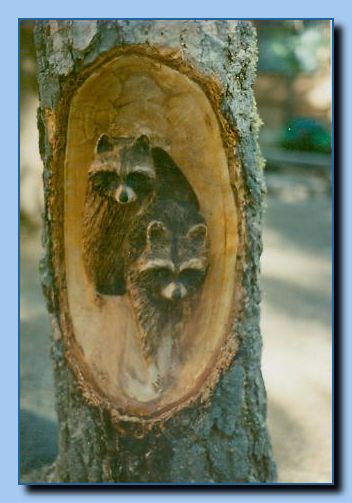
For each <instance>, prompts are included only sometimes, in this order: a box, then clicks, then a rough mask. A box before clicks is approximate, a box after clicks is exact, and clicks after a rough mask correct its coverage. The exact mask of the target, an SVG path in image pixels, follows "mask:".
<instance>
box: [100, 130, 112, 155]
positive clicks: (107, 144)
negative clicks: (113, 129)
mask: <svg viewBox="0 0 352 503" xmlns="http://www.w3.org/2000/svg"><path fill="white" fill-rule="evenodd" d="M113 148H114V144H113V142H112V141H111V140H110V138H109V137H108V136H107V135H106V134H103V135H102V136H101V137H100V138H99V140H98V144H97V153H98V154H103V153H104V152H111V151H112V150H113Z"/></svg>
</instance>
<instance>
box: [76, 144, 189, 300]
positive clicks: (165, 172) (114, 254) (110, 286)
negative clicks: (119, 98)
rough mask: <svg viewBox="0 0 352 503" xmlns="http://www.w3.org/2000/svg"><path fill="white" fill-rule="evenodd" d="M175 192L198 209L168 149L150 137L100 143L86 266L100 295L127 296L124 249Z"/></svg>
mask: <svg viewBox="0 0 352 503" xmlns="http://www.w3.org/2000/svg"><path fill="white" fill-rule="evenodd" d="M170 192H172V194H173V197H177V198H180V199H181V200H182V199H183V200H185V201H188V202H189V203H190V204H192V205H194V206H195V207H198V200H197V198H196V196H195V194H194V192H193V190H192V188H191V186H190V184H189V183H188V181H187V179H186V178H185V177H184V175H183V174H182V172H181V171H180V169H179V168H178V167H177V166H176V164H175V163H174V162H173V160H172V159H171V157H170V156H169V155H168V154H167V153H166V152H165V151H164V150H163V149H161V148H158V147H154V148H152V147H151V146H150V142H149V139H148V137H147V136H145V135H142V136H140V137H139V138H137V140H134V139H131V138H117V139H112V138H109V137H108V136H107V135H103V136H102V137H101V138H100V139H99V141H98V144H97V148H96V155H95V158H94V161H93V163H92V166H91V168H90V170H89V179H88V189H87V195H86V202H85V213H84V219H83V252H84V253H83V255H84V264H85V268H86V272H87V274H88V276H89V277H90V279H91V280H92V281H93V283H94V284H95V288H96V290H97V291H98V292H99V293H101V294H106V295H123V294H124V293H125V291H126V286H125V274H124V251H123V248H124V243H125V239H126V236H127V234H128V232H129V229H130V226H131V223H132V222H133V220H134V219H135V218H136V216H137V215H139V214H141V213H143V211H144V210H145V209H146V208H147V207H148V206H149V204H150V203H151V202H152V201H153V200H154V199H156V198H160V199H162V198H165V197H169V195H170Z"/></svg>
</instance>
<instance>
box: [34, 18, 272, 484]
mask: <svg viewBox="0 0 352 503" xmlns="http://www.w3.org/2000/svg"><path fill="white" fill-rule="evenodd" d="M35 44H36V49H37V55H38V62H39V87H40V109H39V111H38V126H39V131H40V151H41V156H42V159H43V163H44V194H45V215H44V238H43V242H44V245H45V251H46V253H45V257H44V259H43V260H42V262H41V272H42V285H43V290H44V294H45V297H46V299H47V305H48V310H49V312H50V315H51V319H52V326H53V338H52V359H53V364H54V372H55V385H56V399H57V413H58V420H59V456H58V459H57V461H56V463H55V466H54V467H51V469H50V470H48V472H47V475H46V477H47V480H49V481H52V482H57V481H60V482H71V483H72V482H119V483H121V482H169V483H172V482H178V483H179V482H198V483H201V482H223V483H224V482H227V483H236V482H237V483H246V482H268V481H272V480H275V477H276V469H275V463H274V461H273V458H272V452H271V446H270V440H269V436H268V432H267V427H266V396H265V389H264V385H263V380H262V375H261V369H260V358H261V346H262V339H261V333H260V328H259V317H260V305H259V304H260V286H259V267H260V266H259V259H260V254H261V250H262V239H261V225H262V199H263V194H264V182H263V175H262V158H261V155H260V151H259V149H258V145H257V133H258V128H259V124H260V120H259V119H258V116H257V112H256V107H255V101H254V97H253V92H252V85H253V80H254V78H255V69H256V60H257V47H256V35H255V30H254V28H253V27H252V25H251V24H250V23H249V22H243V21H191V20H187V21H161V20H160V21H153V20H130V21H129V20H99V21H91V20H90V21H39V22H38V23H37V26H36V29H35ZM105 133H108V134H109V135H110V136H111V137H114V138H115V140H114V141H117V140H116V138H117V139H119V140H118V141H120V140H121V138H124V141H126V142H127V143H126V145H127V147H124V149H125V150H124V152H125V151H128V152H129V153H131V152H132V153H134V154H135V152H136V150H133V149H136V148H137V147H136V145H137V141H136V138H137V137H140V138H141V137H142V136H143V138H144V137H145V136H146V135H147V136H148V137H149V141H150V143H151V145H152V146H151V150H150V152H149V151H148V152H149V153H148V155H149V157H148V159H149V160H148V162H150V163H152V164H154V166H153V168H155V166H156V169H157V170H158V163H159V165H162V168H163V169H164V166H165V163H166V164H167V163H169V164H168V167H169V168H168V169H170V173H171V172H172V173H173V174H172V175H170V176H171V178H170V179H168V180H169V181H168V183H167V184H166V185H169V188H167V187H166V188H165V187H164V189H161V191H159V192H158V193H157V196H155V197H156V198H158V197H160V198H162V202H163V201H164V200H165V206H166V207H168V208H171V207H173V206H175V207H177V208H178V209H177V208H176V211H179V207H178V206H177V205H178V204H179V203H178V199H175V197H177V198H179V197H183V194H186V192H187V191H188V196H187V194H186V196H185V198H188V199H189V200H192V201H193V199H194V198H196V199H197V200H198V201H199V208H198V207H197V208H198V209H196V206H195V205H193V206H192V208H191V207H190V208H191V209H189V210H187V211H188V213H187V215H186V217H185V218H186V220H187V219H189V220H190V221H191V220H192V219H193V220H194V222H195V224H194V222H193V220H192V222H191V223H192V225H193V224H194V225H193V227H192V229H193V230H192V231H191V232H189V233H188V234H187V236H191V235H192V239H194V243H193V244H192V246H193V248H192V250H193V251H194V250H195V247H197V253H198V254H201V253H202V257H201V259H198V261H195V260H194V259H192V260H193V262H192V261H191V264H193V265H192V267H195V268H196V269H197V268H198V269H200V268H201V266H199V264H204V263H205V261H206V260H208V262H209V266H204V271H203V272H204V275H206V278H205V280H204V278H203V279H202V281H204V283H202V286H200V287H199V291H198V292H197V294H196V295H195V296H194V297H192V299H193V300H192V302H191V306H190V307H189V306H188V307H189V308H188V307H187V309H186V308H184V309H183V310H182V308H181V309H172V310H171V311H172V315H171V314H170V318H168V316H169V315H167V314H166V315H165V313H164V312H163V309H164V307H162V308H160V309H159V306H157V307H153V309H154V310H152V309H151V308H150V306H149V307H148V304H146V303H141V302H139V301H138V299H137V301H136V300H135V296H136V295H137V297H138V294H139V293H138V292H139V290H138V289H137V290H136V289H135V283H133V282H134V281H135V275H134V269H135V268H136V267H137V265H136V264H137V263H138V264H140V260H141V258H140V257H143V259H144V256H145V253H146V251H145V250H144V251H143V253H142V254H141V255H139V262H133V261H132V262H131V259H130V258H129V259H128V260H130V262H128V260H127V259H126V257H127V256H128V257H131V256H132V255H133V253H134V248H133V249H132V252H133V253H132V252H131V251H129V252H128V253H129V254H128V253H127V252H126V253H127V255H126V253H125V249H129V248H128V246H131V245H129V244H128V243H130V242H131V241H133V240H132V238H130V237H124V234H126V233H127V230H126V229H125V228H123V227H122V228H121V225H122V224H121V222H122V220H121V219H122V217H121V216H120V217H119V216H117V217H116V219H115V220H114V222H115V223H116V225H117V227H118V229H115V228H114V230H113V231H112V230H111V229H112V227H111V225H112V224H111V225H110V220H109V219H110V218H112V217H111V214H112V213H113V210H111V211H110V210H109V209H107V208H110V206H108V205H107V206H104V208H105V209H104V208H103V209H101V208H102V206H99V205H98V206H97V207H95V206H94V204H95V202H94V201H93V199H92V198H91V196H90V195H89V190H90V188H89V187H90V185H89V183H90V182H89V181H88V172H89V173H91V171H89V170H90V169H92V168H91V166H92V165H94V166H96V164H94V163H96V160H95V161H94V155H96V156H101V155H102V156H105V155H108V154H106V152H105V153H103V154H101V152H102V151H103V149H102V147H103V146H104V145H103V144H102V141H101V138H102V135H103V134H105ZM99 138H100V140H99ZM126 138H127V140H126ZM128 138H129V139H130V138H132V139H133V141H134V142H135V143H134V144H133V146H129V145H132V143H128V141H132V140H128ZM104 148H105V150H106V145H105V147H104ZM113 148H115V147H111V149H113ZM116 148H117V147H116ZM148 148H149V147H148ZM126 149H127V150H126ZM100 151H101V152H100ZM94 152H95V154H94ZM114 152H115V150H114ZM143 152H144V154H143V155H146V154H145V152H146V151H143ZM134 154H133V155H134ZM136 155H137V154H136ZM138 155H140V154H138ZM160 156H161V157H160ZM103 158H104V162H105V159H107V157H103ZM121 159H122V157H121ZM160 159H161V160H160ZM98 160H99V162H100V161H101V157H99V159H98ZM121 163H122V161H121ZM99 166H100V164H99ZM121 166H122V164H121ZM148 166H150V165H149V164H148ZM159 167H160V166H159ZM121 169H122V168H121ZM143 169H144V171H146V170H148V169H149V167H148V169H147V168H145V166H144V167H143ZM172 170H173V171H172ZM176 172H177V173H178V174H177V175H175V173H176ZM158 173H159V172H158V171H156V177H157V178H158V176H159V174H160V173H159V174H158ZM89 176H90V175H89ZM104 176H105V175H104ZM153 176H154V175H153ZM163 176H164V177H165V171H162V175H161V178H162V177H163ZM172 177H173V178H172ZM89 180H91V178H89ZM164 182H165V180H164ZM164 186H165V183H164ZM170 186H171V187H172V190H171V191H170ZM179 187H181V189H179ZM92 190H93V189H92ZM163 190H164V191H167V190H168V191H169V192H167V196H165V194H164V193H163ZM178 190H179V194H180V195H177V196H174V194H173V192H174V193H176V192H177V191H178ZM126 197H127V196H126ZM172 198H174V199H173V200H172V201H171V202H170V200H171V199H172ZM192 198H193V199H192ZM92 201H93V202H92ZM104 204H105V203H104ZM106 204H107V203H106ZM109 204H110V203H109ZM148 204H151V206H149V207H148V208H149V209H148V210H146V211H145V216H144V217H142V218H141V217H140V212H141V210H139V213H138V212H136V213H135V214H132V216H131V215H130V214H129V215H128V216H126V215H127V214H125V213H124V214H123V218H124V219H126V220H125V221H126V222H127V223H126V226H127V227H128V228H130V227H131V228H133V225H134V222H135V221H137V225H136V226H135V228H136V229H137V231H135V232H139V230H141V229H144V231H143V232H145V233H147V234H148V239H147V242H148V246H149V248H148V250H149V252H150V251H151V250H152V247H153V240H154V239H156V237H160V232H161V231H160V229H162V226H163V224H162V223H160V222H158V224H157V225H156V224H155V222H154V221H151V219H152V217H153V215H154V214H155V212H156V211H159V213H160V212H161V213H163V205H162V204H161V203H160V201H159V202H157V203H148ZM153 204H154V206H153ZM158 204H159V206H160V204H161V206H160V207H161V210H158V208H159V206H158ZM93 207H94V208H95V210H94V211H93V210H92V208H93ZM97 208H100V209H97ZM150 208H152V209H150ZM153 208H154V209H153ZM155 208H156V209H155ZM187 208H188V206H187ZM99 211H105V212H106V213H105V215H107V220H104V219H103V218H102V219H101V220H95V224H96V225H93V226H92V227H89V225H90V223H89V222H92V221H93V220H94V218H95V216H94V215H98V213H99ZM118 211H120V210H118ZM153 211H154V213H153ZM167 211H169V210H168V209H167V208H166V209H165V212H166V213H167ZM170 211H171V210H170ZM94 212H95V213H94ZM92 213H94V215H93V214H92ZM83 214H84V215H85V217H84V218H82V215H83ZM119 215H120V214H119ZM150 215H152V216H150ZM157 216H158V220H160V219H161V220H162V217H161V216H160V215H159V214H158V215H157ZM147 217H148V218H149V221H147ZM159 217H160V218H159ZM96 218H98V217H96ZM114 218H115V217H114ZM138 218H139V219H140V220H138ZM128 219H129V220H128ZM82 222H83V224H82ZM87 222H88V224H87ZM148 222H149V223H148ZM82 225H83V227H82ZM85 225H88V227H84V226H85ZM109 225H110V227H109ZM143 226H144V227H143ZM82 228H83V230H82ZM87 228H88V231H87ZM105 228H109V229H110V231H109V232H110V234H109V232H107V233H106V234H104V232H105V230H104V229H105ZM194 229H196V230H194ZM111 232H114V233H115V232H116V240H113V239H111V236H112V235H115V234H111ZM128 232H129V231H128ZM131 232H132V233H133V232H134V231H131ZM141 232H142V230H141ZM152 232H153V234H152ZM175 232H176V231H175ZM90 233H93V234H94V237H93V238H92V239H91V234H90ZM99 233H100V234H99ZM82 235H83V237H82ZM165 235H166V234H165ZM87 236H88V237H87ZM102 236H103V237H102ZM128 236H129V234H128ZM106 239H107V241H106ZM165 239H166V238H165ZM189 239H190V238H189ZM206 239H207V240H208V239H209V243H208V242H207V243H205V240H206ZM99 240H100V241H99ZM82 241H83V242H84V243H85V244H83V245H82V244H81V243H82ZM201 241H202V243H203V245H204V246H202V247H201V245H200V242H201ZM97 242H99V243H100V244H101V247H100V248H99V247H96V248H94V246H95V243H97ZM86 243H88V244H86ZM106 243H109V244H108V248H109V250H111V247H112V246H114V243H115V244H116V243H117V245H116V249H115V248H114V251H113V253H110V255H109V250H108V251H107V252H106V250H107V246H105V245H106ZM119 243H120V244H121V246H120V244H119ZM126 243H127V244H126ZM103 245H104V246H105V248H104V246H103ZM126 246H127V248H126ZM158 246H159V245H158ZM207 247H208V248H207ZM86 248H87V250H86ZM159 249H160V246H159V248H157V250H159ZM92 250H93V251H92ZM94 250H95V251H94ZM97 250H98V251H97ZM102 250H105V251H104V252H103V251H102ZM200 250H201V251H200ZM105 252H106V253H107V255H106V254H105ZM94 253H95V255H94ZM84 254H87V257H89V260H88V259H85V258H84ZM123 254H125V255H124V256H123V258H121V257H122V255H123ZM82 256H83V258H82ZM117 259H118V261H119V266H120V264H122V265H123V267H125V269H126V271H127V272H126V277H127V286H124V287H121V288H120V289H119V290H116V291H112V290H111V288H112V286H114V284H115V283H114V282H110V283H109V285H108V288H109V290H108V291H104V285H105V286H106V284H105V283H104V281H105V280H101V281H102V286H101V285H98V280H96V276H95V273H94V271H95V269H94V268H95V267H96V271H97V274H98V275H99V271H100V270H101V268H100V266H102V265H104V267H105V269H106V270H107V273H108V274H110V273H109V271H110V262H109V261H110V260H112V261H113V260H117ZM126 260H127V262H126ZM87 263H88V264H89V265H88V266H87ZM153 263H155V260H154V262H153ZM188 263H189V261H188ZM195 263H196V264H198V265H196V266H195V265H194V264H195ZM111 267H112V266H111ZM121 267H122V266H121ZM123 267H122V269H123ZM143 267H144V269H147V266H145V265H143ZM148 267H149V265H148ZM173 267H176V266H173ZM177 267H178V266H177ZM112 268H115V265H114V267H112ZM88 269H89V270H88ZM120 269H121V268H120ZM122 269H121V270H122ZM125 269H123V270H125ZM144 269H143V270H144ZM198 269H197V274H198V272H199V271H198ZM131 270H132V273H131V272H130V271H131ZM120 272H121V271H120ZM120 272H119V274H120ZM192 274H193V273H192ZM95 281H96V283H94V282H95ZM114 281H115V280H114ZM175 281H176V280H175ZM175 281H174V282H173V283H172V285H174V284H176V282H175ZM199 281H200V280H199ZM116 282H117V279H116ZM177 284H178V283H177ZM131 285H132V286H131ZM125 287H126V288H127V293H126V294H124V295H123V293H124V288H125ZM175 288H176V287H175ZM177 288H178V287H177ZM182 288H183V287H182ZM131 292H132V293H131ZM136 292H137V293H136ZM163 292H164V294H165V295H166V296H169V295H171V293H170V292H172V295H173V290H172V288H171V286H170V287H168V288H166V289H165V288H164V290H163ZM106 293H108V294H109V295H106ZM181 294H182V295H183V290H182V289H181V290H177V295H181ZM195 299H197V300H195ZM139 300H140V299H139ZM175 305H176V304H175ZM180 305H181V306H183V305H184V304H182V303H181V304H180V303H178V304H177V306H180ZM141 306H142V307H141ZM149 309H150V313H149V311H148V310H149ZM158 310H159V311H158ZM186 311H187V312H188V313H190V314H189V318H187V321H185V319H186V315H185V312H186ZM145 312H147V315H148V316H147V315H146V316H145V315H144V314H145ZM133 313H134V314H136V313H137V315H136V317H135V316H134V314H133ZM160 313H161V314H162V315H163V316H164V315H165V316H166V318H165V316H164V318H163V317H162V316H161V314H160ZM159 315H160V316H159ZM158 316H159V318H158V320H159V321H160V320H161V321H160V324H162V323H163V321H162V320H164V321H165V319H166V320H167V321H166V322H164V328H160V326H159V325H158V329H157V331H159V332H162V335H160V333H159V332H158V333H157V334H156V336H157V338H156V339H153V341H154V342H153V344H154V345H153V344H152V345H150V346H148V345H144V346H143V345H141V344H140V343H139V339H138V336H136V333H137V332H138V330H139V333H143V334H144V335H143V337H144V339H143V341H144V342H143V343H145V338H146V337H149V332H148V330H149V328H150V327H149V326H148V327H147V328H146V327H145V326H144V325H143V323H146V324H148V323H149V324H152V325H153V323H151V320H155V319H156V318H157V317H158ZM172 316H173V318H172ZM177 316H180V317H181V318H182V320H181V321H182V322H184V324H180V323H179V320H178V321H177V327H178V328H177V330H176V328H175V329H173V323H175V327H176V322H174V318H177ZM136 320H137V321H136ZM165 323H166V326H167V328H165ZM154 325H156V322H155V323H154ZM154 325H153V327H154ZM135 326H138V327H139V328H138V330H137V332H134V330H136V329H135V328H133V327H135ZM170 326H171V328H170ZM153 327H152V328H153ZM180 327H182V329H180ZM185 327H186V328H185ZM153 329H154V330H155V327H154V328H153ZM150 330H151V329H150ZM176 333H177V335H176ZM154 335H155V334H154ZM176 338H177V344H176V342H175V340H176ZM155 340H156V341H159V343H156V344H155ZM163 341H164V342H163ZM165 341H171V342H170V344H171V346H170V347H172V349H170V348H169V349H165V348H164V349H159V348H158V346H160V347H161V348H162V347H163V344H164V346H165V347H167V342H165ZM176 346H177V349H175V348H176ZM150 347H152V349H150ZM146 348H147V349H146ZM153 348H154V349H153ZM158 351H159V353H160V354H159V353H158ZM154 353H155V354H154ZM156 353H158V354H156ZM176 353H177V355H176ZM160 355H161V356H160ZM165 355H166V356H165ZM175 355H176V356H175ZM165 362H166V363H165ZM170 369H171V370H170ZM155 376H157V379H156V377H155ZM155 379H156V380H155ZM160 380H161V381H162V382H163V383H164V384H162V385H160ZM156 381H158V386H159V385H160V386H161V387H159V388H158V386H157V385H156ZM165 383H166V384H165Z"/></svg>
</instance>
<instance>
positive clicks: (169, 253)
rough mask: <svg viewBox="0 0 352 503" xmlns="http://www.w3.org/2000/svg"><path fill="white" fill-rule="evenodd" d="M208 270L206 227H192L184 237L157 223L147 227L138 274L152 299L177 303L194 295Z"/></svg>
mask: <svg viewBox="0 0 352 503" xmlns="http://www.w3.org/2000/svg"><path fill="white" fill-rule="evenodd" d="M207 267H208V259H207V227H206V225H205V224H204V223H199V224H195V225H193V226H192V227H191V228H190V229H189V230H188V232H187V233H186V235H182V236H173V235H172V233H171V232H170V231H169V230H168V229H167V228H166V227H165V225H164V224H163V223H162V222H160V221H153V222H151V223H150V224H149V225H148V228H147V249H146V253H145V254H144V257H143V259H142V261H141V262H140V270H139V272H140V273H142V274H143V276H144V280H145V283H146V284H147V285H148V287H149V289H150V290H151V294H152V296H153V297H154V298H156V299H163V300H166V301H169V302H177V301H181V300H183V299H185V298H186V297H190V296H192V295H194V294H195V293H196V292H197V291H198V290H199V289H200V287H201V285H202V283H203V281H204V278H205V275H206V272H207Z"/></svg>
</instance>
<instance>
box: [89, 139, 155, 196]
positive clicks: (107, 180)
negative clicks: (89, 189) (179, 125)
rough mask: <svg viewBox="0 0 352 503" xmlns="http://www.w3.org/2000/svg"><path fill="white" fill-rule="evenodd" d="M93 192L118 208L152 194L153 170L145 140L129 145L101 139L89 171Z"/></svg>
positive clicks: (117, 140)
mask: <svg viewBox="0 0 352 503" xmlns="http://www.w3.org/2000/svg"><path fill="white" fill-rule="evenodd" d="M89 178H90V180H91V181H92V185H93V189H94V190H95V191H96V192H97V193H98V194H99V195H100V196H102V197H108V198H111V199H113V200H114V201H116V202H117V203H118V204H121V205H125V204H130V203H135V202H137V201H138V203H139V204H141V203H142V201H143V200H144V199H145V198H146V197H147V196H148V195H149V194H150V193H152V192H153V191H154V180H155V178H156V170H155V167H154V163H153V157H152V153H151V149H150V143H149V139H148V138H147V136H145V135H143V136H140V137H139V138H138V139H137V140H136V141H135V142H134V143H133V144H132V145H131V140H130V139H129V138H119V139H116V140H113V139H110V138H108V136H106V135H103V136H102V137H101V138H100V140H99V142H98V144H97V149H96V156H95V159H94V162H93V164H92V166H91V169H90V171H89Z"/></svg>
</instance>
